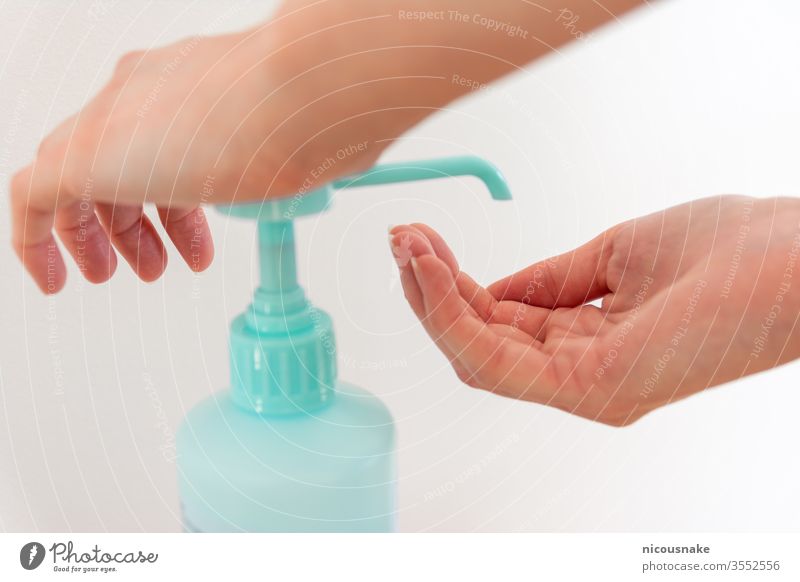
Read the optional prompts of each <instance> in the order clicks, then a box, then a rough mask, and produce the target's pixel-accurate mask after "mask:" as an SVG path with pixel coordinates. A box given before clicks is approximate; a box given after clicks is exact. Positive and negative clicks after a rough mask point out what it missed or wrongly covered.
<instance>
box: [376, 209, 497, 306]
mask: <svg viewBox="0 0 800 582" xmlns="http://www.w3.org/2000/svg"><path fill="white" fill-rule="evenodd" d="M390 233H395V234H399V235H400V238H399V239H398V238H394V239H393V241H394V242H393V243H392V244H393V249H394V250H395V256H396V257H397V258H398V260H399V261H400V262H403V264H404V265H406V266H407V267H408V268H409V269H410V266H409V265H408V261H409V258H410V257H411V256H418V257H419V256H423V255H426V254H434V255H436V256H437V257H439V258H440V259H442V260H443V261H444V262H445V263H446V264H447V266H448V267H449V268H450V271H451V272H452V273H453V276H454V277H455V278H456V284H457V285H458V289H459V292H460V293H461V295H462V296H463V297H464V299H465V300H466V301H467V303H469V305H470V307H471V308H472V309H474V310H475V311H476V313H477V314H478V315H480V317H481V318H482V319H484V320H488V318H489V317H490V316H491V313H492V309H493V308H494V306H495V305H496V304H497V301H496V300H495V298H494V297H493V296H492V295H491V294H490V293H489V292H488V291H487V290H486V289H485V288H484V287H481V286H480V285H478V284H477V283H476V282H475V281H474V280H473V279H472V277H470V276H469V275H467V274H466V273H463V272H461V271H460V269H459V266H458V261H457V260H456V258H455V255H454V254H453V252H452V251H451V250H450V247H449V246H447V243H446V242H444V240H443V239H442V237H441V236H439V233H437V232H436V231H435V230H433V229H432V228H431V227H429V226H427V225H424V224H420V223H414V224H412V225H400V226H396V227H394V228H393V229H392V230H391V231H390ZM404 233H405V234H404ZM397 241H399V242H397ZM403 249H406V252H405V254H404V253H403ZM406 255H407V256H406ZM401 257H405V258H401ZM420 307H421V305H420ZM418 311H419V309H416V310H415V313H417V314H418V315H419V313H418Z"/></svg>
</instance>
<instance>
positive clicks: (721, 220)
mask: <svg viewBox="0 0 800 582" xmlns="http://www.w3.org/2000/svg"><path fill="white" fill-rule="evenodd" d="M390 240H391V244H392V247H393V250H394V251H395V256H396V260H397V262H398V265H399V268H400V275H401V281H402V283H403V288H404V290H405V295H406V298H407V299H408V301H409V303H410V305H411V307H412V309H413V310H414V313H415V314H416V315H417V316H418V317H419V319H420V321H421V322H422V325H423V326H424V328H425V329H426V331H427V332H428V334H429V335H430V336H431V338H432V339H433V341H434V342H435V343H436V345H437V346H438V348H439V349H440V350H441V351H442V352H443V353H444V355H445V356H446V357H447V358H448V359H449V360H450V362H451V364H452V366H453V368H454V370H455V372H456V374H457V375H458V377H459V378H460V379H461V380H462V381H463V382H464V383H466V384H468V385H470V386H473V387H477V388H483V389H485V390H489V391H492V392H496V393H498V394H501V395H504V396H509V397H513V398H520V399H525V400H530V401H534V402H538V403H541V404H546V405H549V406H554V407H557V408H559V409H562V410H565V411H567V412H570V413H573V414H576V415H579V416H582V417H586V418H589V419H593V420H596V421H599V422H603V423H606V424H610V425H615V426H622V425H627V424H630V423H631V422H633V421H635V420H636V419H638V418H640V417H641V416H642V415H644V414H646V413H648V412H650V411H652V410H654V409H656V408H658V407H661V406H663V405H665V404H668V403H670V402H673V401H675V400H678V399H681V398H684V397H686V396H688V395H690V394H693V393H696V392H699V391H701V390H704V389H706V388H709V387H711V386H715V385H719V384H722V383H724V382H728V381H730V380H734V379H736V378H739V377H742V376H745V375H748V374H752V373H755V372H758V371H762V370H765V369H768V368H772V367H774V366H777V365H779V364H782V363H785V362H788V361H790V360H793V359H796V358H798V357H800V331H798V327H796V324H797V323H798V318H800V289H798V285H800V283H798V282H797V281H794V280H793V278H796V277H800V200H796V199H788V198H776V199H764V200H756V199H752V198H746V197H740V196H721V197H716V198H709V199H703V200H699V201H695V202H691V203H688V204H684V205H682V206H677V207H675V208H671V209H668V210H665V211H663V212H658V213H656V214H652V215H650V216H645V217H642V218H637V219H634V220H630V221H628V222H625V223H622V224H620V225H618V226H616V227H614V228H612V229H610V230H608V231H607V232H605V233H603V234H602V235H601V236H599V237H597V238H595V239H594V240H592V241H590V242H589V243H587V244H585V245H583V246H581V247H579V248H578V249H576V250H574V251H572V252H568V253H566V254H563V255H560V256H557V257H553V258H550V259H547V260H545V261H542V262H539V263H536V264H534V265H532V266H530V267H527V268H525V269H523V270H521V271H519V272H517V273H515V274H513V275H511V276H509V277H506V278H504V279H502V280H500V281H497V282H495V283H493V284H491V285H490V286H488V287H486V288H484V287H482V286H481V285H479V284H478V283H476V282H475V281H474V280H473V279H472V278H470V277H469V276H468V275H467V274H465V273H463V272H461V271H460V270H459V267H458V263H457V261H456V259H455V257H454V256H453V253H452V252H451V251H450V249H449V248H448V247H447V245H446V244H445V242H444V241H443V240H442V239H441V237H440V236H439V235H438V234H437V233H436V232H435V231H434V230H433V229H431V228H430V227H428V226H425V225H422V224H414V225H408V226H399V227H395V228H394V229H392V231H391V233H390ZM598 300H600V301H599V302H598Z"/></svg>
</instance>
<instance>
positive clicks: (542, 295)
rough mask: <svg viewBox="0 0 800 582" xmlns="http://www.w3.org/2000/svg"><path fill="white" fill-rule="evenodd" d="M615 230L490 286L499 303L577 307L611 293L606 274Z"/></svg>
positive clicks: (551, 307)
mask: <svg viewBox="0 0 800 582" xmlns="http://www.w3.org/2000/svg"><path fill="white" fill-rule="evenodd" d="M614 232H615V229H611V230H609V231H606V232H605V233H603V234H602V235H600V236H599V237H597V238H595V239H593V240H591V241H589V242H588V243H586V244H585V245H583V246H581V247H578V248H577V249H575V250H573V251H570V252H568V253H565V254H563V255H559V256H556V257H553V258H551V259H547V260H545V261H541V262H539V263H536V264H534V265H531V266H530V267H527V268H525V269H523V270H521V271H519V272H517V273H514V274H513V275H510V276H508V277H505V278H504V279H501V280H499V281H497V282H495V283H493V284H491V285H489V287H488V289H489V292H490V293H491V294H492V295H493V296H494V297H495V298H496V299H497V300H512V301H519V302H524V303H528V304H530V305H536V306H539V307H547V308H550V309H554V308H556V307H575V306H578V305H581V304H583V303H586V302H588V301H593V300H595V299H599V298H600V297H603V296H604V295H606V294H607V293H609V292H611V290H610V289H609V288H608V282H607V279H606V271H607V267H608V261H609V258H610V257H611V254H612V251H613V248H612V244H611V241H612V240H613V236H614Z"/></svg>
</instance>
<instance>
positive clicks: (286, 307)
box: [218, 156, 511, 414]
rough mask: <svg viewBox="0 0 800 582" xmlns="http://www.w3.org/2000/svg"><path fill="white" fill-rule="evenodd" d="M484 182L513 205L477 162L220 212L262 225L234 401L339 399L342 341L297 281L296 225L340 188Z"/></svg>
mask: <svg viewBox="0 0 800 582" xmlns="http://www.w3.org/2000/svg"><path fill="white" fill-rule="evenodd" d="M467 175H469V176H475V177H477V178H479V179H481V180H482V181H483V182H484V184H486V186H487V188H488V189H489V192H490V194H491V195H492V198H494V199H495V200H510V199H511V193H510V191H509V189H508V186H507V184H506V181H505V179H504V178H503V176H502V174H500V172H499V171H498V170H497V168H496V167H495V166H493V165H492V164H490V163H489V162H487V161H485V160H483V159H481V158H477V157H472V156H460V157H452V158H443V159H438V160H425V161H417V162H402V163H391V164H380V165H377V166H374V167H372V168H371V169H369V170H367V171H366V172H363V173H361V174H357V175H354V176H348V177H346V178H342V179H340V180H336V181H335V182H333V183H332V184H330V185H328V186H325V187H322V188H319V189H317V190H313V191H311V192H307V193H303V194H297V195H294V196H289V197H286V198H279V199H276V200H269V201H264V202H261V203H254V204H241V205H226V206H219V207H218V209H219V210H220V211H221V212H223V213H225V214H227V215H229V216H233V217H239V218H249V219H251V220H256V221H257V222H258V240H259V242H258V245H259V266H260V284H259V287H258V288H257V289H256V291H255V294H254V296H253V301H252V303H251V304H250V306H249V307H248V308H247V309H246V310H245V312H244V313H242V314H241V315H239V316H238V317H236V318H234V320H233V321H232V322H231V328H230V343H229V345H230V362H231V395H232V397H233V400H234V402H235V403H236V404H237V405H239V406H241V407H243V408H246V409H248V410H252V411H255V412H257V413H259V414H292V413H298V412H310V411H313V410H315V409H318V408H321V407H322V406H325V405H326V404H327V403H328V402H329V401H330V400H331V398H333V397H334V390H335V386H336V379H337V370H336V341H335V337H334V332H333V325H332V322H331V318H330V317H329V316H328V314H326V313H325V312H323V311H321V310H319V309H317V308H315V307H314V306H313V305H312V304H311V303H310V302H309V301H308V299H307V298H306V296H305V292H304V291H303V289H302V288H301V287H300V286H299V285H298V283H297V263H296V259H295V242H294V220H295V219H296V218H298V217H301V216H307V215H310V214H316V213H319V212H323V211H325V210H327V209H328V207H329V206H330V202H331V198H332V195H333V191H334V190H335V189H343V188H355V187H362V186H373V185H379V184H390V183H397V182H411V181H418V180H431V179H437V178H447V177H451V176H467Z"/></svg>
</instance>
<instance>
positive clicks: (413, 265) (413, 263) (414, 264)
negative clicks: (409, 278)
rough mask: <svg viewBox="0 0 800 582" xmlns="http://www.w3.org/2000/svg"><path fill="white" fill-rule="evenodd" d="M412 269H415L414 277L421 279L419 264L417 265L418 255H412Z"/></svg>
mask: <svg viewBox="0 0 800 582" xmlns="http://www.w3.org/2000/svg"><path fill="white" fill-rule="evenodd" d="M410 262H411V270H412V271H414V278H415V279H416V280H417V281H419V265H417V257H411V261H410Z"/></svg>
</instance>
